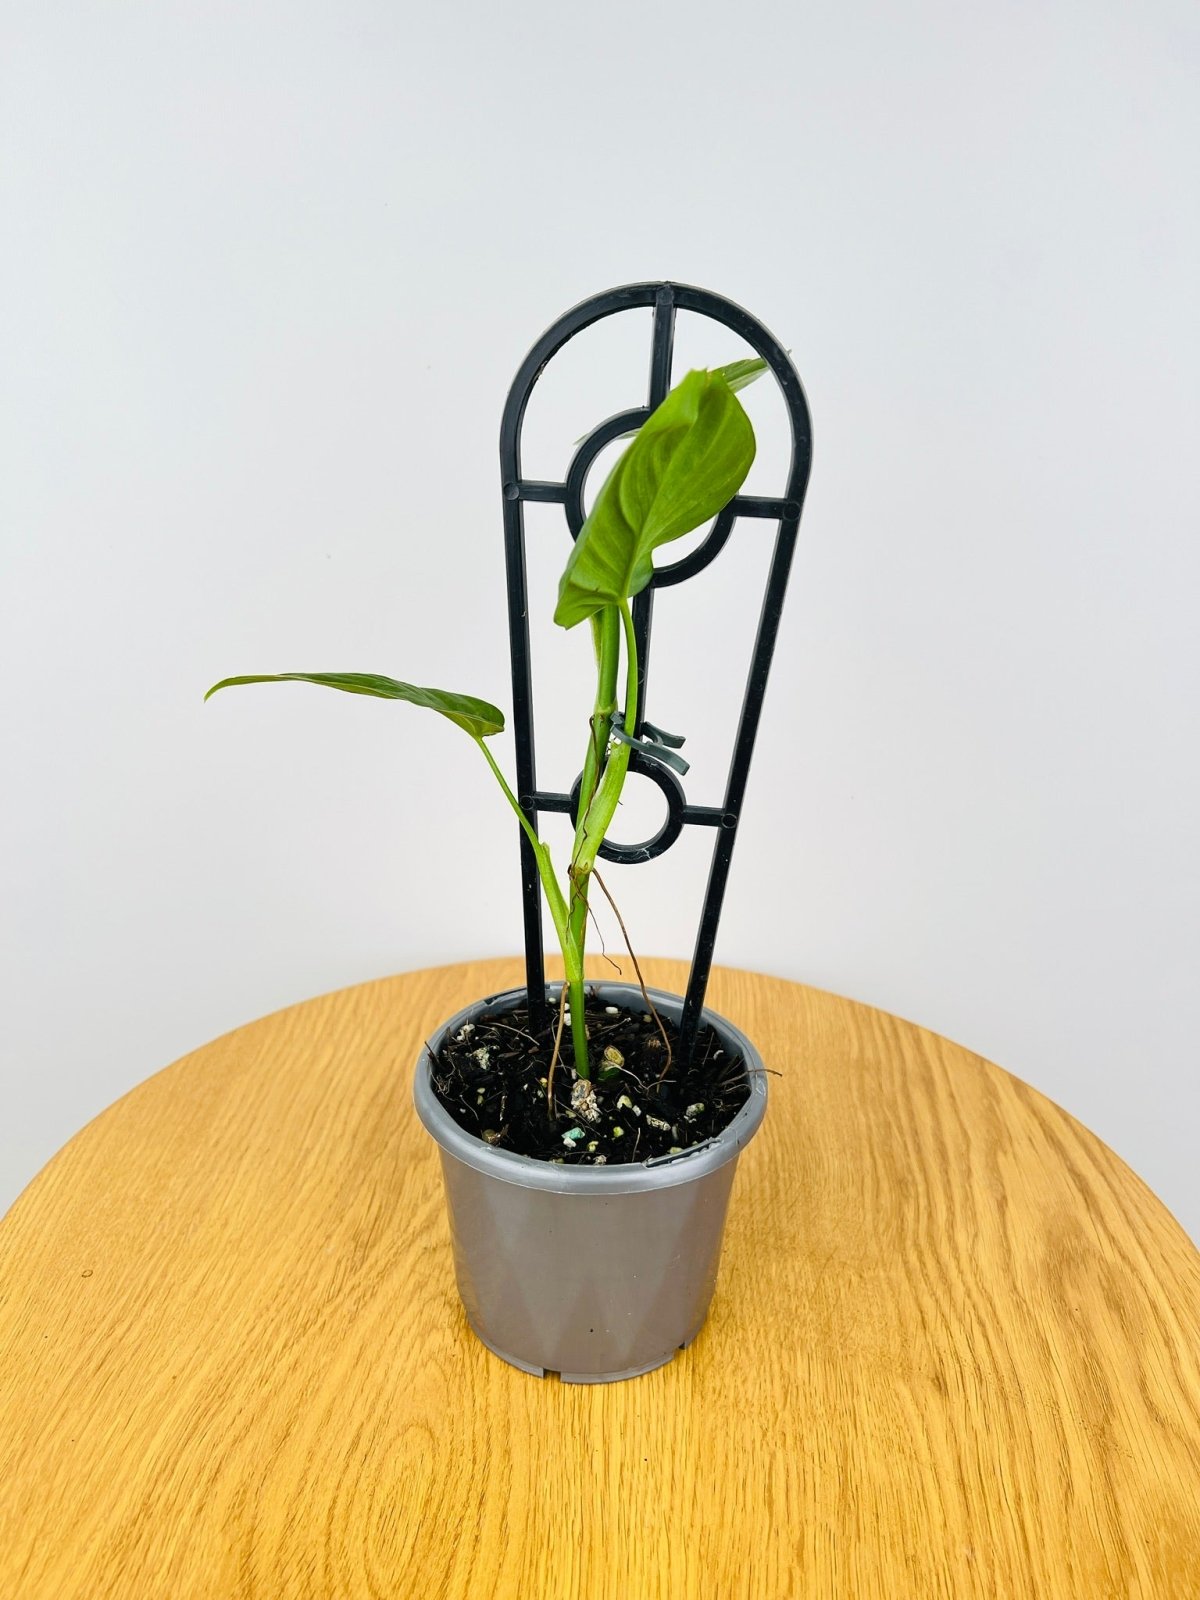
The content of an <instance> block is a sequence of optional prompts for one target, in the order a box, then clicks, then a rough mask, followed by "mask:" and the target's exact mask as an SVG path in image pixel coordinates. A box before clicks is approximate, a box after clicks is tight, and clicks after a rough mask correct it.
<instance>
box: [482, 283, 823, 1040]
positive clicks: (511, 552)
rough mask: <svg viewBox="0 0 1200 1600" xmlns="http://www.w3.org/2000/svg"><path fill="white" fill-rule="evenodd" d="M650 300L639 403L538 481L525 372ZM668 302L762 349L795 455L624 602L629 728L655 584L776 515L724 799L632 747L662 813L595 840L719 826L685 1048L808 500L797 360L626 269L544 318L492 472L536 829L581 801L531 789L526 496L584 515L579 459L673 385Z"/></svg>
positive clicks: (644, 675)
mask: <svg viewBox="0 0 1200 1600" xmlns="http://www.w3.org/2000/svg"><path fill="white" fill-rule="evenodd" d="M645 307H652V308H653V312H654V318H653V332H652V335H651V341H650V382H649V393H648V395H647V400H646V404H645V405H644V406H635V407H632V408H630V409H629V410H626V411H622V412H619V413H618V414H617V415H616V416H614V417H609V418H608V419H607V420H606V421H604V422H602V423H600V425H599V426H598V427H597V428H595V429H594V430H593V431H592V432H591V433H590V434H589V435H588V436H587V438H585V439H584V440H583V441H582V443H581V444H579V446H578V447H577V449H576V451H575V455H574V457H573V459H572V460H571V462H570V464H569V466H568V468H567V471H566V473H565V474H564V476H563V479H562V481H561V482H546V481H543V480H540V479H531V478H526V477H524V476H523V475H522V471H521V429H522V425H523V422H524V418H525V410H526V407H527V406H528V404H529V397H530V395H531V394H532V393H533V389H534V386H535V385H536V383H537V381H538V379H539V377H540V376H541V374H542V372H543V370H544V369H545V367H546V365H547V363H548V362H549V361H550V359H551V357H552V356H554V354H555V353H556V352H557V351H559V350H561V349H562V347H563V345H565V344H566V343H567V341H568V340H569V339H572V338H574V336H575V335H576V334H577V333H581V332H582V331H583V330H584V329H585V328H589V327H591V326H592V324H593V323H595V322H599V321H600V320H601V319H602V318H604V317H609V316H613V315H614V314H615V313H617V312H619V311H632V310H636V309H639V308H645ZM677 311H693V312H697V313H699V315H701V316H704V317H709V318H711V319H712V320H713V321H715V322H719V323H722V324H723V325H724V326H725V327H727V328H731V329H732V330H733V331H734V332H735V333H737V334H739V335H740V336H741V338H743V339H744V340H745V341H746V343H747V344H748V345H749V346H750V347H751V349H753V350H754V351H755V353H756V354H757V355H760V356H762V358H763V359H764V360H765V361H766V363H767V365H768V367H769V368H770V370H771V371H772V372H773V373H774V375H775V379H776V381H777V382H778V384H779V387H780V390H781V391H782V394H783V398H784V402H785V404H786V406H787V411H788V417H789V420H790V423H791V432H792V454H791V464H790V467H789V471H788V479H787V486H786V488H785V490H784V493H783V494H782V495H781V496H779V497H768V496H762V495H737V496H736V497H735V498H734V499H733V500H732V501H731V502H730V503H729V505H728V506H727V507H726V508H725V510H724V511H723V512H722V513H721V515H720V516H719V517H718V518H717V519H716V521H715V523H714V524H713V526H712V528H711V529H710V531H709V533H708V536H707V537H706V538H705V539H704V540H703V542H702V543H701V544H700V545H698V546H697V547H696V548H695V549H694V550H692V551H691V552H690V553H689V554H688V555H687V556H685V557H683V558H682V559H681V560H678V561H674V562H669V563H667V564H665V565H663V566H662V567H659V568H658V569H656V571H655V574H654V577H653V579H652V580H651V582H650V584H649V586H648V587H647V588H646V589H643V591H642V592H641V594H639V595H637V596H636V598H635V600H634V605H633V620H634V628H635V632H636V637H637V647H638V658H639V674H640V682H639V694H638V707H639V726H638V729H637V730H635V731H637V732H640V731H641V728H642V727H643V726H644V719H645V714H646V704H647V693H648V687H649V676H648V674H649V664H650V644H651V628H652V623H653V613H654V594H655V591H656V590H658V589H662V588H666V587H669V586H670V585H672V584H676V583H682V582H683V581H684V580H685V579H687V578H690V577H692V576H694V575H695V573H697V572H700V571H702V570H703V568H704V567H706V566H707V565H708V564H709V562H710V561H712V560H713V559H714V558H715V557H716V556H717V555H718V554H719V552H720V551H721V549H722V548H723V546H724V545H725V543H726V541H727V540H728V539H729V536H730V534H731V533H732V531H733V528H734V525H735V523H736V522H737V521H738V519H739V518H742V517H754V518H761V519H765V520H767V521H771V522H775V523H776V524H777V528H778V531H777V533H776V536H775V548H774V552H773V554H772V557H771V566H770V571H769V573H768V575H767V582H766V588H765V591H764V594H763V602H762V610H761V613H760V615H759V621H758V631H757V634H756V636H755V641H754V652H753V655H752V657H751V662H750V672H749V676H748V678H747V681H746V691H745V694H744V696H743V699H742V709H741V714H740V716H739V719H738V728H737V734H736V736H735V739H734V746H733V753H732V756H731V759H730V764H729V772H728V776H727V779H726V784H725V794H724V799H723V801H722V803H721V804H720V805H719V806H705V805H689V804H688V802H687V799H686V797H685V794H684V790H683V785H682V784H681V783H680V781H679V779H678V778H677V777H676V776H675V775H674V773H673V772H671V771H669V770H668V769H667V768H665V767H663V766H662V765H661V764H660V763H658V762H656V761H650V760H648V759H647V758H646V757H644V756H642V755H641V753H640V752H639V751H638V750H636V749H635V750H634V751H633V752H632V755H631V758H630V770H631V771H633V772H641V773H643V774H645V775H646V776H647V777H650V778H651V779H653V781H654V782H656V783H657V784H658V785H659V787H660V788H661V789H662V790H663V793H664V795H665V796H666V800H667V820H666V822H665V823H664V824H663V826H662V827H661V828H660V829H659V831H658V833H657V834H655V836H654V837H653V838H652V839H648V840H646V841H645V842H644V843H642V844H639V845H619V844H613V843H607V844H605V845H604V846H603V847H602V849H601V854H602V855H603V856H604V857H606V858H607V859H608V860H615V861H628V862H638V861H649V860H651V859H652V858H653V857H654V856H656V855H661V854H662V852H663V851H664V850H666V849H669V847H670V846H671V845H672V844H674V842H675V840H676V839H677V838H678V837H679V834H680V833H681V831H682V830H683V828H685V827H688V826H693V827H708V828H713V829H714V830H715V831H716V843H715V845H714V848H713V858H712V865H711V868H710V870H709V877H708V887H707V889H706V891H705V896H704V906H703V909H702V912H701V917H700V926H699V929H698V931H697V935H696V944H695V949H694V952H693V956H692V968H691V976H690V978H689V981H688V989H687V997H686V1004H685V1006H684V1012H683V1047H684V1050H685V1051H686V1050H687V1049H688V1048H689V1047H690V1043H691V1040H692V1039H693V1038H694V1036H695V1030H696V1027H697V1025H698V1023H699V1019H700V1012H701V1009H702V1008H703V1005H704V995H705V990H706V989H707V986H708V975H709V970H710V968H711V966H712V957H713V949H714V947H715V944H716V937H717V925H718V923H719V921H720V917H721V906H722V903H723V901H724V898H725V885H726V883H727V881H728V877H729V864H730V861H731V859H732V857H733V847H734V844H735V842H736V840H737V832H738V826H739V823H740V821H741V813H742V803H743V800H744V797H745V790H746V779H747V776H748V774H749V771H750V759H751V756H752V755H753V752H754V740H755V735H756V734H757V732H758V722H759V716H760V713H761V710H762V700H763V691H764V690H765V688H766V684H767V675H768V673H769V671H770V667H771V657H772V655H773V653H774V649H775V636H776V633H777V631H778V627H779V618H780V615H781V613H782V610H783V598H784V592H785V590H786V588H787V581H788V574H789V572H790V570H791V564H792V554H793V551H794V550H795V545H796V533H797V530H798V528H799V525H800V513H801V511H802V509H803V506H804V494H805V490H806V489H807V487H808V475H809V470H810V467H811V464H812V425H811V421H810V418H809V411H808V403H807V401H806V400H805V398H804V390H803V389H802V387H801V385H800V378H799V376H798V374H797V372H796V369H795V367H794V366H793V365H792V363H791V360H790V358H789V356H788V354H787V352H786V351H785V350H784V349H783V347H782V346H781V345H780V343H779V341H778V340H777V339H775V338H774V337H773V336H772V335H771V334H770V333H769V332H768V331H767V329H766V328H764V327H763V325H762V323H761V322H759V321H758V320H757V318H755V317H752V316H751V315H750V313H749V312H748V311H744V310H743V309H742V308H741V307H740V306H737V305H734V303H733V302H732V301H731V300H725V299H722V297H721V296H720V295H715V294H710V293H709V292H708V291H707V290H705V289H694V288H690V287H688V286H687V285H686V284H680V283H635V284H629V285H627V286H626V287H625V288H621V289H610V290H608V291H607V292H606V293H605V294H598V295H594V296H593V297H592V298H591V299H590V300H584V301H583V302H582V303H581V304H580V305H577V306H575V307H574V309H573V310H571V311H568V312H567V313H566V315H565V316H563V317H560V318H559V320H558V321H557V322H556V323H554V325H553V326H552V327H550V328H547V330H546V332H545V333H544V334H543V335H542V336H541V338H540V339H539V340H538V341H537V343H536V344H535V345H534V347H533V349H532V350H531V351H530V352H529V354H528V355H527V356H526V357H525V360H524V361H523V362H522V364H521V367H520V370H519V371H518V373H517V375H516V377H515V378H514V380H513V385H512V388H511V389H510V390H509V394H508V400H507V402H506V404H505V407H504V418H503V421H502V422H501V425H500V472H501V482H502V485H503V494H504V545H505V558H506V563H507V571H508V635H509V649H510V654H511V658H512V689H513V733H514V735H515V739H516V756H517V792H518V796H519V798H520V802H521V808H522V810H523V811H524V813H525V816H526V817H527V819H528V820H529V822H530V823H531V824H532V826H533V827H534V828H535V829H536V828H537V825H538V814H539V813H540V812H543V811H565V812H568V813H571V814H572V815H573V814H574V810H575V806H576V805H577V803H578V780H577V781H576V785H575V788H574V789H573V790H572V791H571V792H566V791H559V790H548V789H540V788H539V787H538V782H537V760H536V747H535V739H534V725H533V689H532V683H531V677H530V651H529V618H528V605H527V597H526V580H525V518H524V507H525V505H526V504H527V503H528V502H530V501H536V502H541V503H543V504H545V503H550V504H556V505H561V506H562V507H563V509H564V512H565V515H566V521H567V527H568V529H569V531H570V534H571V536H572V538H574V537H576V536H577V535H578V533H579V530H580V528H581V527H582V526H583V519H584V510H583V487H584V482H585V480H586V478H587V474H588V469H589V468H590V467H591V465H592V463H593V462H594V461H595V459H596V457H597V455H598V454H599V453H600V451H601V450H603V448H604V447H605V445H606V444H609V443H611V441H612V440H613V439H617V438H620V437H621V436H622V435H624V434H626V433H629V432H630V431H631V430H633V429H635V428H638V427H640V426H641V424H642V423H643V422H644V421H645V420H646V418H647V417H648V416H649V415H650V413H651V411H653V409H654V408H655V406H657V405H658V404H659V403H660V402H661V401H662V400H663V399H664V398H665V396H666V394H667V391H668V390H669V389H670V387H671V364H672V355H673V350H674V340H675V314H676V312H677ZM520 840H521V881H522V893H523V898H524V909H525V971H526V981H527V983H528V988H529V1004H530V1008H531V1011H532V1012H533V1014H534V1017H535V1020H538V1021H540V1020H542V1019H544V1016H545V1011H546V1005H547V1000H546V978H545V962H544V958H543V951H542V905H541V893H540V886H539V880H538V873H537V864H536V862H535V860H534V855H533V849H532V846H531V845H530V843H529V840H528V839H527V838H526V836H525V833H524V830H521V834H520Z"/></svg>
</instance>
